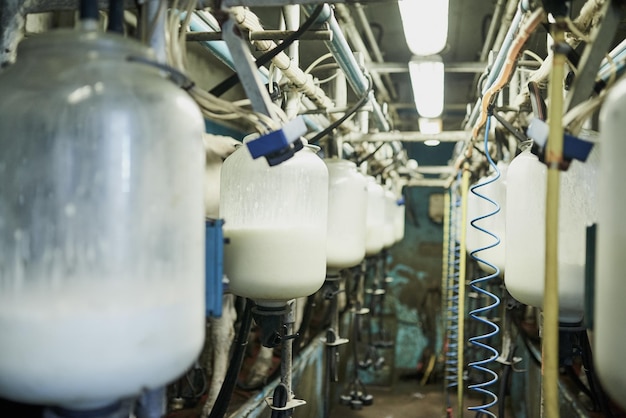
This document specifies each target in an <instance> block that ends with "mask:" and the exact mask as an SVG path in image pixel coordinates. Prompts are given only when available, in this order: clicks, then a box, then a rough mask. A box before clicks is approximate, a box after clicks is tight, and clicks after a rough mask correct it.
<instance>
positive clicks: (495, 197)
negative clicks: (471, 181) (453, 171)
mask: <svg viewBox="0 0 626 418" xmlns="http://www.w3.org/2000/svg"><path fill="white" fill-rule="evenodd" d="M507 169H508V164H505V163H502V162H498V170H499V171H500V176H499V178H498V179H496V180H495V181H493V180H494V179H495V178H496V174H495V173H493V174H491V175H489V176H485V177H482V178H481V179H480V180H478V182H477V183H476V184H475V185H478V186H479V187H477V188H476V189H475V191H476V192H477V193H479V194H481V195H482V196H484V197H487V198H488V199H490V200H491V202H490V201H489V200H486V199H484V198H483V197H481V196H478V195H477V194H475V193H473V192H472V191H471V190H470V191H469V192H468V195H467V224H466V225H465V228H466V231H467V232H466V243H467V253H468V254H471V253H472V252H473V251H477V252H476V253H475V254H474V255H475V256H476V257H478V258H479V259H480V260H482V261H478V266H479V267H480V268H481V269H482V270H483V271H484V272H486V273H488V274H493V273H495V270H494V269H493V268H492V267H491V266H490V265H489V264H491V265H493V266H495V267H497V268H498V270H499V274H500V275H504V267H505V244H506V241H505V213H506V175H507ZM481 185H482V186H481ZM493 202H495V203H496V204H497V205H498V206H496V205H495V204H494V203H493ZM498 207H499V211H498V212H497V213H494V214H493V215H490V216H487V215H489V214H491V213H493V212H494V211H496V209H497V208H498ZM472 220H475V222H474V225H476V226H478V227H480V228H481V229H483V230H484V231H488V232H490V233H491V234H493V235H495V236H496V237H497V238H495V237H493V236H491V235H490V234H488V233H486V232H484V231H481V230H480V229H478V228H476V227H474V226H472V224H471V223H470V222H471V221H472ZM498 240H499V242H498ZM494 244H495V245H494ZM488 247H489V248H488ZM483 248H484V249H483ZM481 249H483V250H481ZM478 250H480V251H478ZM485 262H487V263H489V264H487V263H485Z"/></svg>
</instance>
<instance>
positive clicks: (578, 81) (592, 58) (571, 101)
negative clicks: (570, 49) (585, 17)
mask: <svg viewBox="0 0 626 418" xmlns="http://www.w3.org/2000/svg"><path fill="white" fill-rule="evenodd" d="M618 3H619V2H618V1H616V0H608V1H606V2H605V4H604V5H603V6H602V8H603V11H602V12H603V13H602V16H603V18H602V22H601V23H600V24H599V26H598V28H597V30H596V33H595V34H594V35H592V36H593V42H591V43H589V44H587V45H585V50H584V51H583V54H582V57H581V59H580V65H579V68H578V74H577V75H576V78H575V79H574V83H573V84H572V88H571V89H570V90H571V94H569V95H567V97H566V98H565V106H564V107H565V110H566V111H568V110H571V109H573V108H574V107H575V106H576V105H578V104H580V103H582V102H583V101H585V100H587V99H588V98H589V97H590V95H591V93H592V92H593V88H594V85H595V82H596V76H597V74H598V69H599V68H600V63H601V62H602V59H603V58H604V57H605V55H606V53H607V51H608V49H609V47H610V46H611V42H613V37H614V36H615V32H616V31H617V28H618V26H619V23H620V21H621V19H622V13H623V12H622V8H621V7H620V5H619V4H618Z"/></svg>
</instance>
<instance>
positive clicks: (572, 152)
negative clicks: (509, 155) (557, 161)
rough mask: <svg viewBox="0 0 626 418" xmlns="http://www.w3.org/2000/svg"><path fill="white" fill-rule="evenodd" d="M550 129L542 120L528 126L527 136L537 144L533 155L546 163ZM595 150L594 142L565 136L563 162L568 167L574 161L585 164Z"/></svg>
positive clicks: (534, 121)
mask: <svg viewBox="0 0 626 418" xmlns="http://www.w3.org/2000/svg"><path fill="white" fill-rule="evenodd" d="M549 130H550V128H549V127H548V124H547V123H545V122H544V121H542V120H541V119H537V118H535V119H533V120H532V121H531V122H530V125H529V126H528V130H527V131H526V134H527V135H528V137H529V138H530V139H532V140H533V141H534V142H535V146H533V149H532V150H531V151H532V153H533V154H535V155H537V156H538V157H539V160H540V161H542V162H543V161H544V152H545V146H546V143H547V142H548V132H549ZM592 149H593V142H589V141H586V140H584V139H580V138H577V137H575V136H573V135H569V134H567V133H566V134H564V135H563V160H564V161H565V162H566V167H567V166H568V165H569V163H570V162H571V161H572V160H578V161H582V162H585V161H587V157H589V154H590V153H591V150H592Z"/></svg>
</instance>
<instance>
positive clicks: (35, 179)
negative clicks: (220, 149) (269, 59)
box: [0, 30, 204, 409]
mask: <svg viewBox="0 0 626 418" xmlns="http://www.w3.org/2000/svg"><path fill="white" fill-rule="evenodd" d="M131 56H134V57H140V58H141V59H146V60H150V59H152V56H151V53H150V52H149V50H148V49H147V48H145V47H144V46H142V45H141V44H139V43H138V42H136V41H133V40H130V39H125V38H122V37H121V36H118V35H111V34H102V33H97V32H87V31H81V30H59V31H55V32H49V33H46V34H45V35H41V36H34V37H32V38H30V39H27V40H25V41H23V42H22V43H21V44H20V45H19V49H18V59H17V62H16V63H15V64H14V65H13V66H11V67H9V68H7V69H6V70H5V71H4V72H3V73H2V74H1V75H0V91H2V94H1V95H0V177H1V178H2V179H3V182H2V186H1V187H2V188H1V190H0V335H2V337H1V338H0V395H1V396H3V397H7V398H10V399H13V400H17V401H21V402H27V403H38V404H48V405H61V406H65V407H68V408H72V409H92V408H96V407H99V406H102V405H105V404H108V403H111V402H114V401H116V400H118V399H120V398H126V397H129V396H134V395H137V394H139V393H140V392H141V391H142V390H144V389H145V388H156V387H159V386H163V385H165V384H166V383H168V382H170V381H172V380H173V379H175V378H176V377H177V376H178V375H180V374H181V373H183V372H184V371H185V369H186V368H187V367H189V366H190V365H191V364H192V363H193V361H194V360H195V358H196V356H197V355H198V353H199V351H200V349H201V347H202V344H203V340H204V232H203V231H204V229H203V225H204V215H203V212H204V211H203V198H202V196H203V185H202V181H203V172H204V151H203V146H202V132H203V130H204V127H203V120H202V116H201V114H200V111H199V109H198V107H197V106H196V104H195V103H194V102H193V101H192V100H191V98H190V97H189V96H188V95H187V94H186V93H185V92H183V91H182V90H181V89H180V88H179V87H177V86H176V85H174V84H173V83H171V82H170V81H168V80H166V79H165V77H164V76H163V74H162V73H161V72H160V71H159V70H158V69H155V68H154V67H152V66H151V65H148V64H145V63H139V62H133V61H131V60H128V58H129V57H131Z"/></svg>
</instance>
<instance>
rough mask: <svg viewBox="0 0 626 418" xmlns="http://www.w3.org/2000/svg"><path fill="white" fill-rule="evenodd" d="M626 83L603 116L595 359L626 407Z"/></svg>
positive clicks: (614, 90) (613, 95) (612, 95)
mask: <svg viewBox="0 0 626 418" xmlns="http://www.w3.org/2000/svg"><path fill="white" fill-rule="evenodd" d="M625 122H626V83H625V82H624V81H623V80H622V81H619V82H618V83H617V84H616V85H615V87H613V88H612V89H611V92H610V93H609V95H608V96H607V99H606V102H605V103H604V106H603V108H602V111H601V113H600V136H601V138H600V143H599V144H598V145H597V147H600V148H601V149H600V163H601V166H600V167H601V169H600V175H599V181H598V186H599V191H598V206H599V214H598V241H597V257H596V274H595V300H594V305H595V307H594V312H595V314H594V324H595V325H594V330H593V331H594V337H593V339H594V350H593V359H594V362H595V363H596V370H597V371H598V375H599V377H600V380H601V383H602V386H603V387H604V388H605V389H606V390H607V392H608V393H609V395H611V398H612V399H613V400H614V401H615V402H617V403H618V404H620V406H621V407H622V408H626V385H624V375H625V373H626V362H624V347H625V344H626V327H624V323H623V321H624V318H626V303H624V295H625V294H626V280H624V271H626V255H625V254H624V247H625V246H626V222H624V213H626V181H624V180H625V178H626V176H625V171H624V170H625V168H626V167H624V161H623V157H624V155H626V143H624V123H625Z"/></svg>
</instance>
